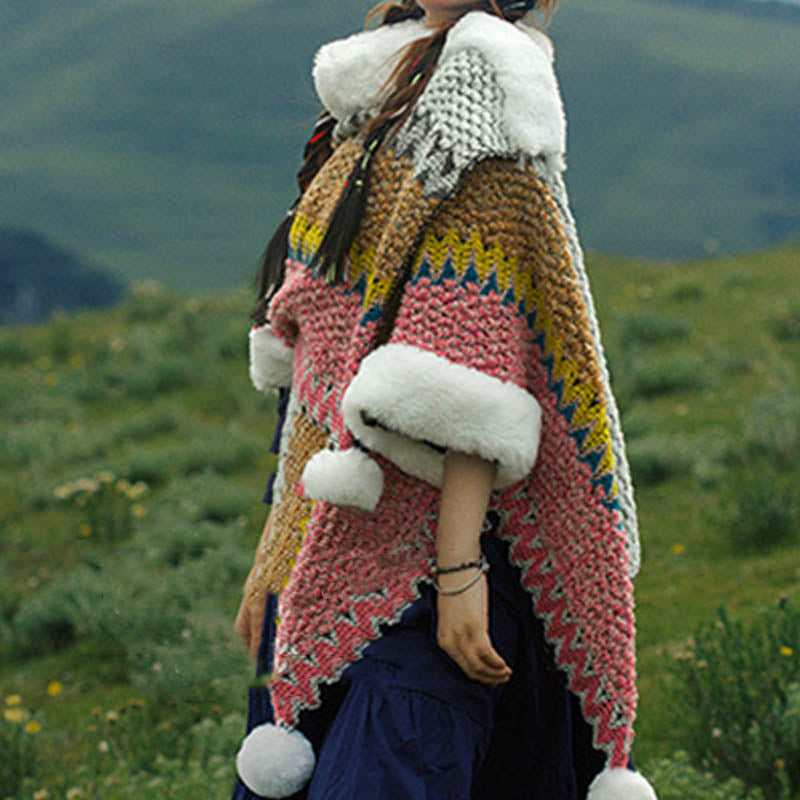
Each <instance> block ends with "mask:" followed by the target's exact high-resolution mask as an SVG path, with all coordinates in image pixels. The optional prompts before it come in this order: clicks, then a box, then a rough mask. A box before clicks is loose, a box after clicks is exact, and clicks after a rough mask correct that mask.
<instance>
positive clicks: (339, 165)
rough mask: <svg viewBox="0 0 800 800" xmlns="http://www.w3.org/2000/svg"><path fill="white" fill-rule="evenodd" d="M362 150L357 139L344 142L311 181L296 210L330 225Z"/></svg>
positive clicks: (309, 217)
mask: <svg viewBox="0 0 800 800" xmlns="http://www.w3.org/2000/svg"><path fill="white" fill-rule="evenodd" d="M362 152H363V148H362V145H361V142H360V141H358V140H357V139H348V140H347V141H345V142H342V144H340V145H339V147H337V148H336V150H335V151H334V152H333V155H332V156H331V157H330V158H329V159H328V160H327V161H326V162H325V164H324V166H323V167H322V169H321V170H320V171H319V172H318V173H317V175H316V177H315V178H314V180H313V181H312V182H311V185H310V186H309V187H308V189H307V190H306V193H305V194H304V195H303V199H302V200H301V201H300V204H299V205H298V207H297V213H298V214H299V215H305V216H306V217H308V219H309V220H311V221H312V222H314V223H316V224H317V225H321V226H325V225H327V224H328V220H329V219H330V217H331V215H332V214H333V209H334V208H336V203H337V202H338V200H339V196H340V195H341V193H342V190H343V188H344V185H345V183H346V182H347V178H348V177H349V175H350V173H351V172H352V171H353V167H354V166H355V163H356V159H358V158H359V157H360V156H361V154H362Z"/></svg>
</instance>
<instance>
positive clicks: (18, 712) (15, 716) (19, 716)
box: [3, 708, 31, 725]
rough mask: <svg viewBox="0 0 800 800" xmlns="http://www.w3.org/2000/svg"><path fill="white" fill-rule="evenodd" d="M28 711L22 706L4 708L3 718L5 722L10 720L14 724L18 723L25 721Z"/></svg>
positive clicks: (28, 714) (28, 715)
mask: <svg viewBox="0 0 800 800" xmlns="http://www.w3.org/2000/svg"><path fill="white" fill-rule="evenodd" d="M30 715H31V714H30V711H27V710H26V709H24V708H4V709H3V718H4V719H5V721H6V722H11V723H13V724H14V725H19V724H20V723H22V722H26V721H27V720H28V718H29V717H30Z"/></svg>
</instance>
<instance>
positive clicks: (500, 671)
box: [440, 633, 511, 686]
mask: <svg viewBox="0 0 800 800" xmlns="http://www.w3.org/2000/svg"><path fill="white" fill-rule="evenodd" d="M440 647H442V649H443V650H444V651H445V652H446V653H447V655H449V656H450V658H452V659H453V661H455V662H456V664H458V666H459V667H461V669H462V671H463V672H464V674H465V675H466V676H467V677H468V678H470V679H472V680H474V681H478V682H480V683H483V684H486V685H488V686H498V685H500V684H502V683H507V682H508V681H509V680H510V678H511V668H510V667H509V666H508V664H506V662H505V661H504V660H503V659H502V658H501V656H500V655H499V654H498V653H497V651H496V650H495V649H494V648H493V647H492V644H491V641H490V640H489V637H488V635H487V634H485V633H482V634H481V635H479V636H478V637H474V638H473V637H467V636H459V637H454V639H453V640H451V641H445V642H440Z"/></svg>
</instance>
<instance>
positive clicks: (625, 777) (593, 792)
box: [586, 769, 658, 800]
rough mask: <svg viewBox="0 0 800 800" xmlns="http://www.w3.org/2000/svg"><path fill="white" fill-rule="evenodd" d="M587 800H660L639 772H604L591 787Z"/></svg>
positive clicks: (612, 770)
mask: <svg viewBox="0 0 800 800" xmlns="http://www.w3.org/2000/svg"><path fill="white" fill-rule="evenodd" d="M586 800H658V798H657V797H656V793H655V790H654V789H653V787H652V786H651V785H650V784H649V783H648V782H647V780H646V778H645V777H644V776H643V775H642V774H641V773H639V772H634V771H633V770H630V769H606V770H603V771H602V772H601V773H600V774H599V775H598V776H597V777H596V778H595V779H594V780H593V781H592V785H591V786H590V787H589V794H588V795H586Z"/></svg>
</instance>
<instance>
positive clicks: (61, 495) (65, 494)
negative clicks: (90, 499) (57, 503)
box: [53, 486, 72, 500]
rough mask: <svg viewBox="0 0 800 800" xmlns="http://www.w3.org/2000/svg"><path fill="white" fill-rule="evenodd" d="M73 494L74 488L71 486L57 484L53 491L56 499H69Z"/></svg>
mask: <svg viewBox="0 0 800 800" xmlns="http://www.w3.org/2000/svg"><path fill="white" fill-rule="evenodd" d="M71 494H72V488H71V487H70V486H57V487H56V489H55V490H54V492H53V496H54V497H55V498H56V500H69V498H70V495H71Z"/></svg>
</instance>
